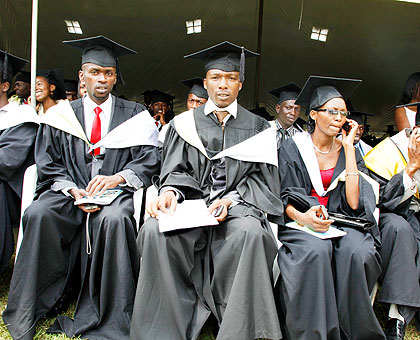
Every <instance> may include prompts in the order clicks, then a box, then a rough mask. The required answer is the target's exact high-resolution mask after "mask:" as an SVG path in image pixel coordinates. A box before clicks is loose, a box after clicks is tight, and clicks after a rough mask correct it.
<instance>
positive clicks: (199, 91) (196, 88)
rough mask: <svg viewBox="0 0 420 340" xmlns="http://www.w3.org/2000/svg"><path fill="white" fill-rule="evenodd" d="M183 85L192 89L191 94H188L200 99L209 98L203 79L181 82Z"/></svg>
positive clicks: (196, 78)
mask: <svg viewBox="0 0 420 340" xmlns="http://www.w3.org/2000/svg"><path fill="white" fill-rule="evenodd" d="M181 83H183V84H184V85H185V86H187V87H189V88H190V89H191V90H190V92H188V93H192V94H195V95H196V96H197V97H199V98H205V99H208V98H209V95H208V93H207V90H206V89H205V88H204V86H203V79H201V78H199V77H195V78H190V79H185V80H181Z"/></svg>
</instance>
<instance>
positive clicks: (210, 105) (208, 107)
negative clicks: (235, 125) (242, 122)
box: [204, 98, 238, 125]
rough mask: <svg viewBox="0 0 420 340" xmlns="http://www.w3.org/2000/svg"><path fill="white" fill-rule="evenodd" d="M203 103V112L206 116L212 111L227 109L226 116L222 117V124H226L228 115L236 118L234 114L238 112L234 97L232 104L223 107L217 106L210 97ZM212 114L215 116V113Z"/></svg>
mask: <svg viewBox="0 0 420 340" xmlns="http://www.w3.org/2000/svg"><path fill="white" fill-rule="evenodd" d="M204 105H205V106H204V114H205V115H206V116H208V115H209V114H210V113H212V112H214V111H227V112H228V115H226V117H225V118H224V119H223V125H225V124H226V122H227V121H228V120H229V118H230V116H233V118H235V119H236V115H237V113H238V101H237V100H236V99H235V101H234V102H233V103H232V104H230V105H229V106H227V107H224V108H220V107H218V106H217V105H216V104H215V103H214V102H213V101H212V100H211V99H210V98H209V100H208V101H207V102H206V103H205V104H204ZM213 114H214V113H213ZM214 116H215V117H216V118H217V116H216V114H214Z"/></svg>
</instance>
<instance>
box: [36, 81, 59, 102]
mask: <svg viewBox="0 0 420 340" xmlns="http://www.w3.org/2000/svg"><path fill="white" fill-rule="evenodd" d="M54 90H55V85H50V83H49V82H48V80H47V78H45V77H36V83H35V97H36V100H37V101H38V102H40V103H43V102H45V100H46V99H47V98H48V97H50V94H51V92H52V91H54Z"/></svg>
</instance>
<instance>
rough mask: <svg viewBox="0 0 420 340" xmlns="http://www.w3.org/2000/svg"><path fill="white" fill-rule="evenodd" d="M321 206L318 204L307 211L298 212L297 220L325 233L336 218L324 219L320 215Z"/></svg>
mask: <svg viewBox="0 0 420 340" xmlns="http://www.w3.org/2000/svg"><path fill="white" fill-rule="evenodd" d="M319 211H320V206H319V205H316V206H313V207H311V208H310V209H309V210H307V211H306V212H305V213H298V214H297V216H296V217H297V218H296V222H298V223H300V224H302V225H304V226H306V227H308V228H310V229H312V230H313V231H316V232H318V233H325V232H327V231H328V229H329V228H330V225H331V224H332V223H333V222H334V220H324V219H321V218H320V217H318V216H319Z"/></svg>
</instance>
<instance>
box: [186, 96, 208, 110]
mask: <svg viewBox="0 0 420 340" xmlns="http://www.w3.org/2000/svg"><path fill="white" fill-rule="evenodd" d="M206 102H207V99H206V98H200V97H198V96H196V95H195V94H194V93H190V94H188V99H187V109H188V110H192V109H196V108H197V107H199V106H201V105H203V104H205V103H206Z"/></svg>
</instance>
